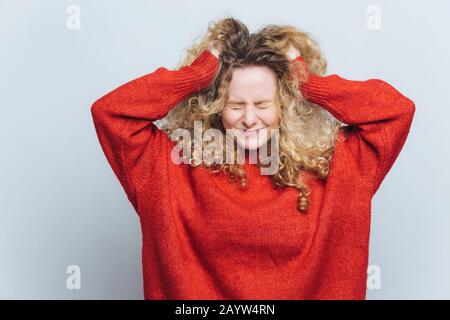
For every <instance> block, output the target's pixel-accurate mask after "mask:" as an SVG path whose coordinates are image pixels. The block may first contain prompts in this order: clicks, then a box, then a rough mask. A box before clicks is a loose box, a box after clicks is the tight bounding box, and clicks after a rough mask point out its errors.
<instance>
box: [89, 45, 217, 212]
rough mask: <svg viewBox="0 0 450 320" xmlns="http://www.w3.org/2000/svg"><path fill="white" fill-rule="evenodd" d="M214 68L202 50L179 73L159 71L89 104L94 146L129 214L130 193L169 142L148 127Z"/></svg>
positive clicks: (212, 58) (132, 194)
mask: <svg viewBox="0 0 450 320" xmlns="http://www.w3.org/2000/svg"><path fill="white" fill-rule="evenodd" d="M217 68H218V58H217V57H216V56H215V55H214V54H213V53H211V51H209V50H204V51H203V52H202V53H201V54H200V55H199V56H198V57H197V58H196V59H195V61H194V62H192V64H191V65H189V66H185V67H182V68H180V69H179V70H168V69H166V68H164V67H161V68H159V69H156V70H155V71H154V72H152V73H150V74H147V75H144V76H142V77H139V78H137V79H134V80H132V81H130V82H127V83H125V84H123V85H121V86H119V87H118V88H116V89H114V90H113V91H111V92H109V93H108V94H106V95H104V96H103V97H101V98H100V99H98V100H97V101H95V102H94V103H93V105H92V107H91V113H92V117H93V121H94V125H95V129H96V133H97V136H98V139H99V142H100V145H101V147H102V150H103V152H104V154H105V156H106V158H107V160H108V162H109V164H110V165H111V167H112V169H113V171H114V173H115V175H116V176H117V178H118V179H119V181H120V183H121V185H122V186H123V188H124V190H125V192H126V194H127V196H128V199H129V200H130V201H131V203H132V204H133V206H134V208H135V209H137V206H136V192H137V191H138V190H139V187H140V186H141V185H143V183H144V182H145V181H146V179H147V177H148V175H149V173H150V172H151V171H152V170H153V167H154V166H155V163H154V162H155V161H154V160H155V158H156V155H157V153H158V149H159V147H160V146H161V145H162V144H163V140H168V139H169V137H168V136H167V134H166V133H165V132H163V131H161V130H160V129H159V128H158V127H157V126H156V125H155V124H153V122H154V121H156V120H158V119H161V118H163V117H164V116H165V115H166V114H167V113H168V112H169V110H170V109H171V108H173V107H174V106H176V105H177V104H178V103H180V102H181V101H183V100H184V99H185V98H187V97H188V96H189V95H191V94H194V93H195V92H197V91H199V90H201V89H203V88H206V87H208V85H209V84H210V83H211V81H212V79H213V78H214V75H215V73H216V71H217ZM158 165H164V164H163V163H161V164H158Z"/></svg>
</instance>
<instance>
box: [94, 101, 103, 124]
mask: <svg viewBox="0 0 450 320" xmlns="http://www.w3.org/2000/svg"><path fill="white" fill-rule="evenodd" d="M105 110H106V105H105V103H104V102H103V100H102V99H98V100H97V101H95V102H94V103H93V104H92V105H91V115H92V118H93V119H94V121H98V120H100V119H102V118H104V117H105V116H106V112H105Z"/></svg>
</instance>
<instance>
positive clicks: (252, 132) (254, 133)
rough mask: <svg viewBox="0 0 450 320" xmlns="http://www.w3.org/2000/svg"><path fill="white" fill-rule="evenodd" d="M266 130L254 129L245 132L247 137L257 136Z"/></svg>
mask: <svg viewBox="0 0 450 320" xmlns="http://www.w3.org/2000/svg"><path fill="white" fill-rule="evenodd" d="M263 129H264V128H258V129H252V130H244V135H245V136H256V135H258V133H259V132H260V131H261V130H263Z"/></svg>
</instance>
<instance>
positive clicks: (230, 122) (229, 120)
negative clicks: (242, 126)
mask: <svg viewBox="0 0 450 320" xmlns="http://www.w3.org/2000/svg"><path fill="white" fill-rule="evenodd" d="M239 118H240V117H239V115H238V114H237V113H234V112H227V111H223V112H222V123H223V126H224V128H225V129H229V128H232V127H234V126H235V125H237V123H238V122H239Z"/></svg>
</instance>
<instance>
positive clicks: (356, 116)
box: [296, 57, 415, 194]
mask: <svg viewBox="0 0 450 320" xmlns="http://www.w3.org/2000/svg"><path fill="white" fill-rule="evenodd" d="M296 61H301V62H303V60H302V58H301V57H298V58H297V59H296ZM300 90H301V92H302V94H303V96H304V97H305V98H306V99H307V100H309V101H311V102H313V103H315V104H318V105H320V106H321V107H323V108H325V109H326V110H327V111H328V112H330V113H331V114H332V115H333V116H334V117H335V118H336V119H338V120H339V121H341V122H343V123H345V124H347V125H348V128H349V129H350V130H349V131H348V134H347V135H346V138H345V144H346V147H347V149H348V150H349V152H350V154H351V156H352V158H353V159H354V161H355V163H356V168H357V169H358V171H359V173H360V174H361V176H362V177H363V179H364V181H366V182H367V183H368V185H369V186H371V188H372V193H373V194H374V193H375V192H376V191H377V190H378V188H379V186H380V184H381V182H382V181H383V179H384V177H385V176H386V175H387V173H388V171H389V170H390V169H391V167H392V165H393V164H394V162H395V160H396V159H397V157H398V155H399V153H400V151H401V149H402V148H403V145H404V143H405V141H406V138H407V136H408V133H409V130H410V127H411V124H412V120H413V116H414V113H415V104H414V102H413V101H411V100H410V99H408V98H407V97H405V96H404V95H402V94H401V93H400V92H399V91H397V90H396V89H395V88H394V87H392V86H391V85H390V84H388V83H387V82H385V81H383V80H380V79H369V80H365V81H357V80H348V79H345V78H342V77H340V76H338V75H335V74H333V75H328V76H319V75H316V74H314V73H309V74H308V78H307V80H306V82H304V83H303V84H301V85H300Z"/></svg>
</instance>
